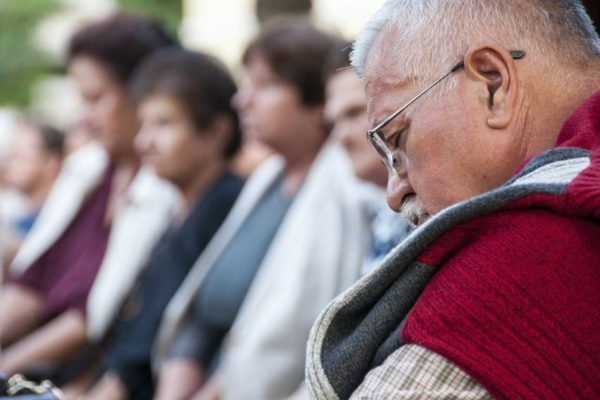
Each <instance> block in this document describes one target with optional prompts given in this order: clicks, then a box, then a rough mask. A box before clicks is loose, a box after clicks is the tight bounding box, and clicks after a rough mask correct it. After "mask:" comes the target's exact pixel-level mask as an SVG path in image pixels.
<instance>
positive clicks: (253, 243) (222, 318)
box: [169, 179, 292, 369]
mask: <svg viewBox="0 0 600 400" xmlns="http://www.w3.org/2000/svg"><path fill="white" fill-rule="evenodd" d="M291 202H292V198H291V197H287V196H285V195H284V194H283V193H282V180H281V179H278V180H277V181H276V182H274V183H273V185H272V186H271V188H270V189H269V190H268V191H267V192H266V193H265V194H264V196H263V198H262V199H261V200H260V202H259V203H258V204H257V205H256V206H255V207H254V209H253V210H252V211H251V212H250V214H249V215H248V217H247V218H246V220H245V221H244V222H243V224H242V225H241V226H240V228H239V229H238V231H237V232H236V233H235V235H234V237H233V238H232V240H231V241H230V242H229V243H228V244H227V247H226V248H225V250H224V251H223V253H222V254H221V255H220V257H219V258H218V260H217V261H216V262H215V264H214V265H213V267H212V268H211V270H210V271H209V272H208V274H207V275H206V278H205V279H204V281H203V282H202V285H201V287H200V289H199V290H198V294H197V295H196V298H195V301H194V303H193V310H192V312H191V313H190V315H189V316H188V319H187V320H186V321H185V323H184V324H183V325H182V327H181V328H180V330H179V331H178V332H177V337H176V340H175V342H174V345H173V348H172V349H171V352H170V354H169V357H171V358H173V357H183V358H193V359H196V360H197V361H198V362H199V363H200V364H201V365H202V366H203V367H204V368H207V369H210V367H214V361H215V360H214V357H215V354H216V353H217V351H218V349H219V347H220V345H221V342H222V340H223V338H224V337H225V335H226V334H227V332H228V331H229V329H230V328H231V325H232V324H233V322H234V320H235V318H236V316H237V314H238V311H239V309H240V307H241V306H242V303H243V301H244V298H245V297H246V293H247V292H248V289H249V288H250V285H251V284H252V281H253V280H254V277H255V275H256V273H257V271H258V269H259V266H260V265H261V263H262V260H263V258H264V256H265V254H266V253H267V251H268V249H269V247H270V246H271V242H272V241H273V237H274V236H275V234H276V233H277V230H278V228H279V226H280V225H281V222H282V220H283V218H284V217H285V215H286V213H287V210H288V208H289V206H290V204H291Z"/></svg>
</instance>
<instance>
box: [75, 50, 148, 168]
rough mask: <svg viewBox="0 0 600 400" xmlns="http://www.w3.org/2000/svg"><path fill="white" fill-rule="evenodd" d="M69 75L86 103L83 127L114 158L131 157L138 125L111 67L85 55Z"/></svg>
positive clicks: (79, 59) (133, 110)
mask: <svg viewBox="0 0 600 400" xmlns="http://www.w3.org/2000/svg"><path fill="white" fill-rule="evenodd" d="M69 76H70V77H71V78H72V79H73V81H74V82H75V86H76V87H77V90H78V91H79V94H80V95H81V99H82V101H83V117H82V118H83V126H84V127H85V128H86V129H87V130H89V132H90V133H91V134H92V135H93V136H94V137H96V138H97V139H98V140H99V141H100V142H101V143H102V145H103V146H104V147H105V149H106V150H107V152H108V153H109V155H110V156H111V157H113V158H115V157H116V158H119V157H128V156H130V155H131V154H132V153H133V140H134V137H135V134H136V132H137V130H138V122H137V118H136V115H135V107H134V105H133V103H132V102H131V101H130V100H129V99H128V97H127V92H126V88H125V87H124V85H123V83H122V82H120V81H119V80H118V79H116V77H115V76H114V75H113V74H112V73H111V72H110V70H109V69H108V67H107V66H105V65H104V64H102V63H101V62H100V61H97V60H95V59H94V58H92V57H88V56H85V55H80V56H76V57H75V58H74V59H73V60H72V61H71V62H70V64H69Z"/></svg>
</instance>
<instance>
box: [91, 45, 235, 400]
mask: <svg viewBox="0 0 600 400" xmlns="http://www.w3.org/2000/svg"><path fill="white" fill-rule="evenodd" d="M131 91H132V94H133V97H134V98H135V99H136V100H138V102H139V103H138V104H139V105H138V115H139V117H140V121H141V123H142V127H141V130H140V132H139V134H138V136H137V138H136V145H137V149H138V151H139V152H140V153H141V155H142V160H143V162H144V163H145V164H148V165H150V166H151V167H152V168H153V169H154V171H155V172H156V174H157V175H158V176H160V177H161V178H164V179H166V180H168V181H170V182H172V183H173V184H174V185H175V186H176V187H177V189H178V190H179V191H180V192H181V194H182V203H181V207H180V212H179V215H178V218H177V219H176V222H175V223H174V224H172V226H171V228H170V229H169V230H168V231H167V233H166V234H165V235H164V236H163V238H162V239H161V241H160V242H159V243H158V244H157V246H156V247H155V249H154V251H153V253H152V257H151V259H150V261H149V263H148V266H147V268H146V269H145V270H144V272H143V273H142V275H141V277H140V278H139V280H138V284H137V287H136V289H135V290H134V291H133V293H132V295H131V296H130V297H129V299H128V301H127V302H126V303H125V305H124V308H123V309H122V311H121V313H120V315H119V317H118V318H117V320H116V323H115V324H114V326H113V329H112V332H111V334H110V336H109V337H108V342H107V345H106V347H105V357H104V361H103V369H104V370H105V372H104V374H103V376H102V378H101V379H100V381H99V382H98V383H97V384H96V385H95V386H94V388H93V389H92V390H91V391H90V393H88V394H87V395H86V399H98V400H105V399H111V400H117V399H128V398H129V399H151V398H152V393H153V390H152V374H151V369H150V356H151V349H152V344H153V342H154V336H155V332H156V330H157V329H158V325H159V322H160V319H161V317H162V313H163V310H164V308H165V307H166V305H167V302H168V301H169V300H170V299H171V297H172V295H173V294H174V293H175V291H176V290H177V288H178V287H179V285H180V283H181V282H182V281H183V279H184V277H185V276H186V275H187V273H188V271H189V269H190V268H191V267H192V265H193V264H194V262H195V261H196V259H197V258H198V256H199V255H200V253H201V252H202V250H203V249H204V247H205V246H206V244H207V243H208V242H209V241H210V239H211V238H212V236H213V235H214V233H215V232H216V231H217V229H218V228H219V226H220V225H221V222H222V221H223V220H224V219H225V216H226V215H227V213H228V212H229V209H230V208H231V206H232V205H233V203H234V201H235V199H236V198H237V195H238V194H239V192H240V190H241V188H242V185H243V182H242V180H241V179H240V178H239V177H237V176H235V175H233V174H232V173H230V172H228V167H229V161H230V159H231V158H232V157H233V156H234V155H235V153H236V152H237V150H238V148H239V146H240V141H241V134H240V130H239V125H238V118H237V114H236V112H235V111H234V110H233V108H232V105H231V98H232V97H233V95H234V94H235V91H236V86H235V83H234V82H233V79H232V78H231V77H230V76H229V75H228V73H227V72H226V71H225V70H224V69H223V67H221V66H220V65H218V64H217V63H216V62H214V61H213V60H212V59H211V58H209V57H207V56H205V55H202V54H195V53H191V52H187V51H184V50H180V49H167V50H163V51H160V52H158V53H156V54H154V55H152V56H151V57H150V59H148V60H147V61H145V62H144V63H143V64H142V66H141V68H140V70H139V71H138V72H137V73H136V75H135V78H134V80H133V86H132V90H131Z"/></svg>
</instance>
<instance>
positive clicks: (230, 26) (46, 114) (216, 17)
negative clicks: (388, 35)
mask: <svg viewBox="0 0 600 400" xmlns="http://www.w3.org/2000/svg"><path fill="white" fill-rule="evenodd" d="M383 2H384V0H368V1H367V0H0V26H1V27H2V28H1V33H0V147H2V149H0V153H2V152H4V150H5V149H6V143H9V142H10V141H9V140H7V139H6V137H7V136H9V135H10V130H11V129H10V126H11V121H12V120H13V119H14V116H15V115H17V114H18V113H23V112H24V113H27V114H30V115H32V116H34V117H36V118H39V119H42V120H44V121H45V122H48V123H51V124H53V125H56V126H58V127H59V128H61V129H65V130H69V129H71V128H72V127H73V125H74V124H75V122H76V121H77V119H78V113H79V111H78V110H79V103H78V99H77V97H76V96H75V94H74V91H73V89H72V88H71V86H70V83H69V82H68V80H66V79H65V78H64V75H63V72H64V71H63V61H64V54H65V48H66V44H67V41H68V39H69V37H70V36H71V34H72V33H73V31H75V30H76V29H77V28H78V27H80V26H81V25H82V24H85V23H87V22H88V21H91V20H94V19H98V18H102V17H104V16H106V15H107V14H110V13H113V12H115V11H117V10H123V11H128V12H134V13H139V14H143V15H147V16H150V17H152V18H155V19H158V20H160V21H161V22H163V23H164V24H166V25H167V26H168V28H169V29H170V30H171V32H173V33H175V34H177V36H178V37H179V39H180V41H181V43H182V44H183V45H184V46H185V47H187V48H189V49H197V50H204V51H207V52H209V53H212V54H214V55H216V56H218V57H219V58H221V59H222V60H223V61H224V62H225V63H226V64H227V65H228V66H229V67H230V68H231V69H232V72H233V73H234V74H235V73H236V72H237V68H238V65H239V59H240V55H241V51H242V49H243V48H244V46H245V45H246V43H247V42H248V40H249V39H250V38H251V37H252V35H253V34H254V33H255V32H256V30H257V29H258V28H259V26H260V24H261V23H262V22H264V21H265V20H267V19H269V18H271V17H273V16H276V15H279V14H287V13H295V14H305V15H308V16H310V17H311V18H312V19H313V20H314V21H315V22H316V23H317V24H318V25H319V26H321V27H323V28H324V29H327V30H329V31H332V32H335V33H338V34H339V35H341V36H344V37H346V38H348V39H350V38H352V37H354V36H355V35H356V34H357V33H358V31H359V30H360V28H361V26H362V25H363V24H364V23H365V21H366V20H367V19H368V18H369V17H370V16H371V15H372V14H373V13H374V12H375V10H377V9H378V8H379V7H380V5H381V4H382V3H383ZM584 3H585V4H586V6H587V7H588V10H589V11H590V14H591V15H592V17H593V18H595V19H596V26H598V25H599V21H600V0H585V1H584ZM0 155H1V154H0Z"/></svg>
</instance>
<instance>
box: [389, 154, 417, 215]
mask: <svg viewBox="0 0 600 400" xmlns="http://www.w3.org/2000/svg"><path fill="white" fill-rule="evenodd" d="M410 191H411V188H410V184H409V182H408V176H407V174H406V168H405V164H404V162H401V161H400V163H399V168H397V169H393V168H388V180H387V203H388V206H389V207H390V208H391V209H392V210H394V211H396V212H399V211H400V208H401V207H402V200H403V199H404V197H405V196H406V195H407V194H409V193H410Z"/></svg>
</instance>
